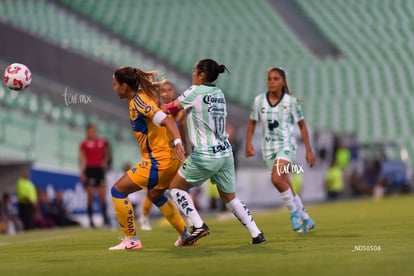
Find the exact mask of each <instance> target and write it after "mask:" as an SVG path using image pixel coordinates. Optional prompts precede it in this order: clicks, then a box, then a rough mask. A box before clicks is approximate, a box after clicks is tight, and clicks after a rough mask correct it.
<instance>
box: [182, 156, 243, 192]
mask: <svg viewBox="0 0 414 276" xmlns="http://www.w3.org/2000/svg"><path fill="white" fill-rule="evenodd" d="M178 174H179V175H180V176H181V177H183V178H184V179H185V180H186V181H187V182H188V183H189V184H190V185H192V186H194V187H200V186H201V185H202V184H203V183H204V182H206V180H208V179H210V180H211V182H212V183H214V184H216V185H217V187H218V188H219V189H220V190H221V191H223V192H225V193H234V192H236V176H235V171H234V159H233V156H232V155H230V156H228V157H223V158H220V159H208V158H203V157H200V156H199V155H197V154H192V155H191V156H189V157H187V159H186V160H185V161H184V163H183V165H182V166H181V167H180V169H179V170H178Z"/></svg>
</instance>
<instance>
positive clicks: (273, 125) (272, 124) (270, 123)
mask: <svg viewBox="0 0 414 276" xmlns="http://www.w3.org/2000/svg"><path fill="white" fill-rule="evenodd" d="M267 123H268V124H267V127H268V128H269V130H270V131H273V130H274V129H275V128H277V127H278V126H279V122H278V121H277V120H273V121H272V120H267Z"/></svg>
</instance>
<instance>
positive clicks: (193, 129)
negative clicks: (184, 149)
mask: <svg viewBox="0 0 414 276" xmlns="http://www.w3.org/2000/svg"><path fill="white" fill-rule="evenodd" d="M178 100H179V101H180V103H181V105H182V106H183V107H184V109H186V110H187V130H188V136H189V138H190V141H191V144H192V145H193V151H194V153H196V154H199V155H202V156H203V157H206V158H222V157H225V156H230V155H232V154H233V153H232V148H231V145H230V143H229V141H228V134H227V132H226V117H227V109H226V99H225V98H224V94H223V92H222V91H221V90H220V89H219V88H217V87H216V86H215V85H192V86H191V87H190V88H189V89H187V90H186V91H184V92H183V94H181V95H180V96H179V97H178Z"/></svg>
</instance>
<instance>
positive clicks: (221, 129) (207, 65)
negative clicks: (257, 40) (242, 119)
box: [166, 59, 266, 245]
mask: <svg viewBox="0 0 414 276" xmlns="http://www.w3.org/2000/svg"><path fill="white" fill-rule="evenodd" d="M226 70H227V68H226V67H225V66H224V65H218V64H217V62H216V61H214V60H211V59H203V60H200V61H199V62H197V64H196V66H195V68H194V72H193V81H192V84H193V85H192V86H191V87H190V88H189V89H187V90H186V91H184V92H183V94H182V95H181V96H179V97H178V99H177V100H175V101H173V102H171V103H169V104H167V105H166V108H167V110H168V111H169V112H170V113H173V114H174V113H175V112H177V111H178V110H180V109H182V108H184V109H186V110H187V130H188V136H189V138H190V141H191V144H192V146H193V152H192V154H191V155H190V156H189V157H187V159H186V160H185V161H184V163H183V165H182V166H181V168H180V169H179V171H178V173H177V174H176V175H175V177H174V179H173V180H172V182H171V183H170V192H171V196H172V199H173V200H174V202H175V204H176V205H177V206H178V208H179V209H180V211H181V212H182V213H183V214H184V215H185V216H186V217H187V218H188V219H189V221H190V222H191V223H192V224H193V231H192V233H191V235H190V236H189V237H188V238H186V239H185V240H184V244H187V245H190V244H193V243H194V242H195V241H197V240H198V239H200V238H202V237H204V236H206V235H208V234H209V232H210V229H209V228H208V226H207V225H206V224H205V223H204V221H203V220H202V218H201V217H200V215H199V213H198V212H197V210H196V208H195V207H194V202H193V201H192V200H191V198H190V196H189V194H188V193H187V192H186V191H187V190H189V189H190V188H192V187H199V186H201V184H203V183H204V182H205V181H206V180H207V179H209V178H210V179H211V181H212V182H213V183H216V184H217V189H218V191H219V194H220V197H221V199H222V200H223V202H224V203H226V205H227V207H228V208H229V209H230V210H231V211H232V212H233V214H234V215H235V216H236V217H237V218H238V219H239V221H240V222H241V223H242V224H243V226H245V227H246V228H247V229H248V230H249V232H250V234H251V237H252V244H261V243H265V242H266V239H265V237H264V235H263V233H262V232H261V231H260V230H259V229H258V228H257V226H256V223H255V222H254V220H253V217H252V215H251V214H250V211H249V209H248V208H247V206H246V205H245V204H244V203H243V202H242V201H241V200H240V199H239V198H237V197H236V193H235V192H236V177H235V171H234V158H233V152H232V147H231V145H230V142H229V140H228V134H227V133H226V116H227V109H226V100H225V97H224V94H223V92H222V91H221V90H220V89H219V88H217V87H216V85H215V84H214V82H215V81H216V79H217V77H218V75H219V74H220V73H224V72H225V71H226Z"/></svg>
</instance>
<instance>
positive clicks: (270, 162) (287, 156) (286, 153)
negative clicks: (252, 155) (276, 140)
mask: <svg viewBox="0 0 414 276" xmlns="http://www.w3.org/2000/svg"><path fill="white" fill-rule="evenodd" d="M277 159H283V160H286V161H288V162H289V163H291V164H292V163H294V162H295V160H296V151H290V150H283V151H279V152H278V153H276V154H275V155H274V158H272V159H265V163H266V166H267V168H268V169H269V170H273V166H274V165H275V161H276V160H277Z"/></svg>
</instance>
